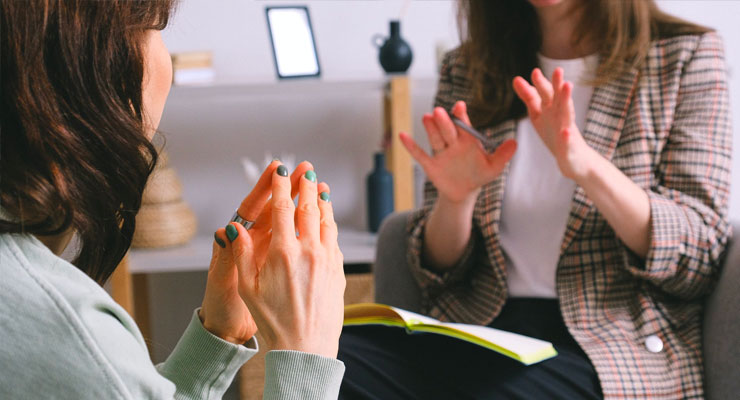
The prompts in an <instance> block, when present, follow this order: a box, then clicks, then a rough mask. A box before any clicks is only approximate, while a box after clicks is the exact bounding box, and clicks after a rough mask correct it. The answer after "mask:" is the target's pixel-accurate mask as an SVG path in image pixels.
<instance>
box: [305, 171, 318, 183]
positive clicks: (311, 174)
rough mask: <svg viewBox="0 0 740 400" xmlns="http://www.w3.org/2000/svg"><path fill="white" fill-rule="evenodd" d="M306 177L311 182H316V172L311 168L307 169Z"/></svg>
mask: <svg viewBox="0 0 740 400" xmlns="http://www.w3.org/2000/svg"><path fill="white" fill-rule="evenodd" d="M306 179H308V180H309V181H311V182H316V173H315V172H313V171H311V170H310V169H309V170H308V171H306Z"/></svg>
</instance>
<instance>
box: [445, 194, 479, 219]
mask: <svg viewBox="0 0 740 400" xmlns="http://www.w3.org/2000/svg"><path fill="white" fill-rule="evenodd" d="M479 193H480V188H478V189H476V190H474V191H473V192H471V193H469V194H468V195H466V196H464V197H462V198H460V199H452V198H450V197H447V196H445V195H444V194H442V193H440V195H439V198H438V199H437V204H436V207H437V208H443V209H445V210H448V211H455V213H456V214H459V213H463V214H467V213H468V212H469V213H470V215H471V216H472V214H473V209H474V208H475V202H476V200H477V199H478V194H479Z"/></svg>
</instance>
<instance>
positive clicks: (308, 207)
mask: <svg viewBox="0 0 740 400" xmlns="http://www.w3.org/2000/svg"><path fill="white" fill-rule="evenodd" d="M298 211H300V212H301V213H302V214H303V215H307V216H316V215H319V206H317V205H316V204H315V203H312V202H308V203H302V204H300V205H299V206H298Z"/></svg>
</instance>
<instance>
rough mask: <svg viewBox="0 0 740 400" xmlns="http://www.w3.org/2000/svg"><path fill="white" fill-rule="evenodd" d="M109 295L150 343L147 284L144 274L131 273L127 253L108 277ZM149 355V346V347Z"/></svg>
mask: <svg viewBox="0 0 740 400" xmlns="http://www.w3.org/2000/svg"><path fill="white" fill-rule="evenodd" d="M110 288H111V297H113V300H115V302H116V303H118V304H119V305H120V306H121V307H123V309H124V310H126V312H128V313H129V315H130V316H131V317H132V318H133V319H134V321H135V322H136V325H137V326H138V327H139V331H141V335H142V336H143V337H144V340H145V341H146V345H147V348H149V347H150V344H151V338H152V335H151V333H152V332H151V320H150V316H149V284H148V278H147V276H146V275H145V274H132V273H131V268H130V263H129V255H128V254H126V256H124V257H123V260H121V263H120V264H118V267H116V270H115V271H113V275H111V277H110ZM149 354H150V355H151V354H152V352H151V348H149Z"/></svg>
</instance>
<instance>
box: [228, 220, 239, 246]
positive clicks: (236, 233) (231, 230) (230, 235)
mask: <svg viewBox="0 0 740 400" xmlns="http://www.w3.org/2000/svg"><path fill="white" fill-rule="evenodd" d="M238 236H239V231H237V230H236V228H235V227H234V225H231V224H228V225H226V237H227V238H229V242H233V241H234V239H236V238H237V237H238Z"/></svg>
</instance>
